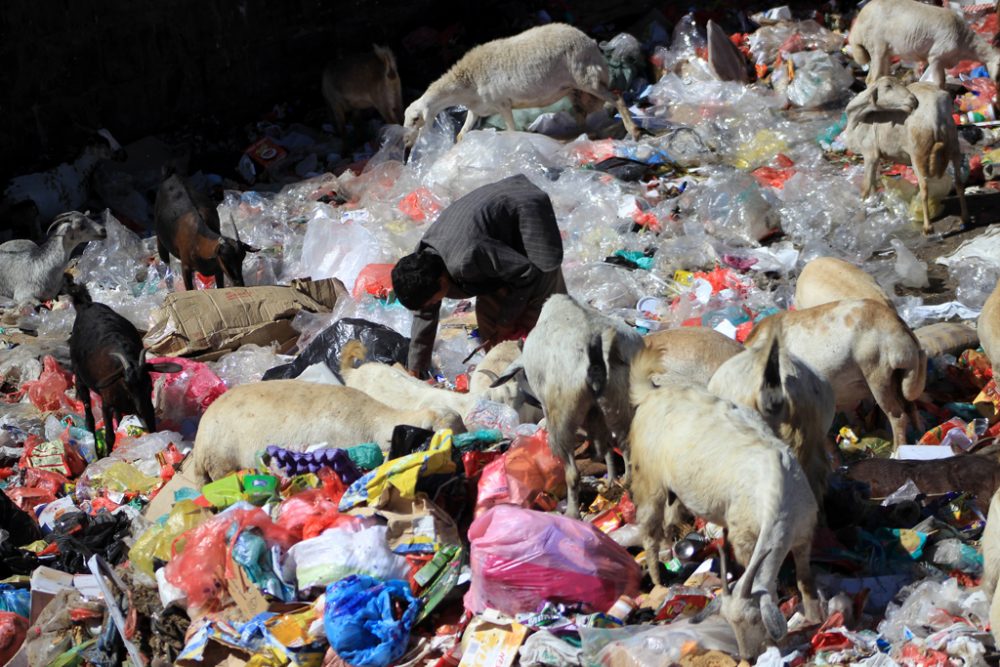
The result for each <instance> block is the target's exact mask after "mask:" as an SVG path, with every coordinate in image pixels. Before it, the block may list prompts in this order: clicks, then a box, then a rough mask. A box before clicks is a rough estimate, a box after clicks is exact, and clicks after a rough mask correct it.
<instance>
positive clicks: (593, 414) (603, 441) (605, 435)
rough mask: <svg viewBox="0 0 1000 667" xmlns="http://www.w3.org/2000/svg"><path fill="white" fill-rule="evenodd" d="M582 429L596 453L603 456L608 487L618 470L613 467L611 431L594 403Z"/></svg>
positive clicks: (612, 482) (613, 456) (613, 451)
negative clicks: (606, 469) (606, 470)
mask: <svg viewBox="0 0 1000 667" xmlns="http://www.w3.org/2000/svg"><path fill="white" fill-rule="evenodd" d="M584 429H585V430H586V431H587V435H588V436H589V437H590V440H591V442H592V443H593V444H594V450H595V451H596V452H597V455H598V456H601V455H603V456H604V462H605V464H607V467H608V487H610V486H611V485H612V484H614V482H615V478H617V477H618V471H617V470H616V469H615V468H616V466H615V450H614V447H612V446H611V445H612V439H611V431H610V430H609V429H608V426H607V424H606V423H605V421H604V413H603V412H601V410H600V408H598V407H597V406H596V405H595V406H594V407H592V408H591V409H590V412H588V413H587V420H586V422H585V423H584Z"/></svg>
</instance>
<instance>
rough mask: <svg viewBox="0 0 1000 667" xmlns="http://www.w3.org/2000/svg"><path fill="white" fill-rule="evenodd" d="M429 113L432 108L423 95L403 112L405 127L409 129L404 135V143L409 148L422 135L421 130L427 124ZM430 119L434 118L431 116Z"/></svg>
mask: <svg viewBox="0 0 1000 667" xmlns="http://www.w3.org/2000/svg"><path fill="white" fill-rule="evenodd" d="M429 115H430V109H429V108H428V106H427V102H425V101H424V98H422V97H421V98H418V99H416V100H414V101H413V102H412V103H410V106H408V107H406V111H405V112H404V113H403V127H404V128H405V129H406V130H407V132H406V135H405V137H404V143H405V144H406V147H407V148H412V147H413V145H414V144H415V143H417V137H418V136H420V131H421V130H422V129H423V128H424V126H425V125H427V121H428V116H429ZM429 120H434V119H433V118H430V119H429Z"/></svg>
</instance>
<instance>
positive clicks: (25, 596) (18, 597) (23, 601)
mask: <svg viewBox="0 0 1000 667" xmlns="http://www.w3.org/2000/svg"><path fill="white" fill-rule="evenodd" d="M0 611H9V612H12V613H15V614H17V615H18V616H24V617H25V618H28V614H29V613H30V611H31V591H29V590H28V589H27V588H14V587H13V586H11V585H10V584H0Z"/></svg>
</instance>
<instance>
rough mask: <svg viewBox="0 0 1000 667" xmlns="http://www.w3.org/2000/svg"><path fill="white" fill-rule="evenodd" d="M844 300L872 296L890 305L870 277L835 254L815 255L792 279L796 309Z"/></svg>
mask: <svg viewBox="0 0 1000 667" xmlns="http://www.w3.org/2000/svg"><path fill="white" fill-rule="evenodd" d="M848 299H874V300H875V301H881V302H882V303H884V304H885V305H887V306H889V307H892V301H890V300H889V296H888V295H887V294H886V293H885V290H883V289H882V288H881V287H879V284H878V283H877V282H875V279H874V278H872V277H871V276H870V275H868V274H867V273H865V272H864V271H862V270H861V269H859V268H858V267H856V266H854V265H853V264H851V263H850V262H845V261H844V260H842V259H837V258H836V257H817V258H816V259H814V260H812V261H811V262H809V263H807V264H806V265H805V266H804V267H803V268H802V273H800V274H799V277H798V280H796V281H795V307H796V308H798V309H799V310H803V309H805V308H812V307H813V306H822V305H823V304H825V303H832V302H834V301H845V300H848Z"/></svg>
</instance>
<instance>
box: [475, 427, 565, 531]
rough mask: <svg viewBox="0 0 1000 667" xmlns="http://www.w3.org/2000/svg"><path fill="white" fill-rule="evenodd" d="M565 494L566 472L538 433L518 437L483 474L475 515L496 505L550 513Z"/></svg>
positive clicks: (546, 441) (539, 432) (545, 438)
mask: <svg viewBox="0 0 1000 667" xmlns="http://www.w3.org/2000/svg"><path fill="white" fill-rule="evenodd" d="M565 494H566V468H565V466H564V465H563V462H562V461H560V460H559V459H558V458H556V456H555V455H554V454H552V450H551V449H550V447H549V439H548V433H547V432H546V431H544V430H542V429H539V430H538V431H535V433H534V434H533V435H530V436H519V437H518V438H517V439H516V440H514V444H513V445H511V448H510V449H509V450H507V452H506V453H505V454H504V455H503V457H502V458H501V459H498V460H497V461H494V462H492V463H490V464H489V465H487V466H486V468H485V469H484V470H483V476H482V477H481V478H480V479H479V497H478V499H477V501H476V515H477V516H478V515H480V514H482V513H483V512H485V511H486V510H488V509H489V508H490V507H493V506H494V505H497V504H500V503H510V504H512V505H519V506H521V507H531V508H535V509H540V510H544V511H552V510H554V509H555V507H556V502H557V499H558V498H559V497H561V496H564V495H565Z"/></svg>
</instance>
